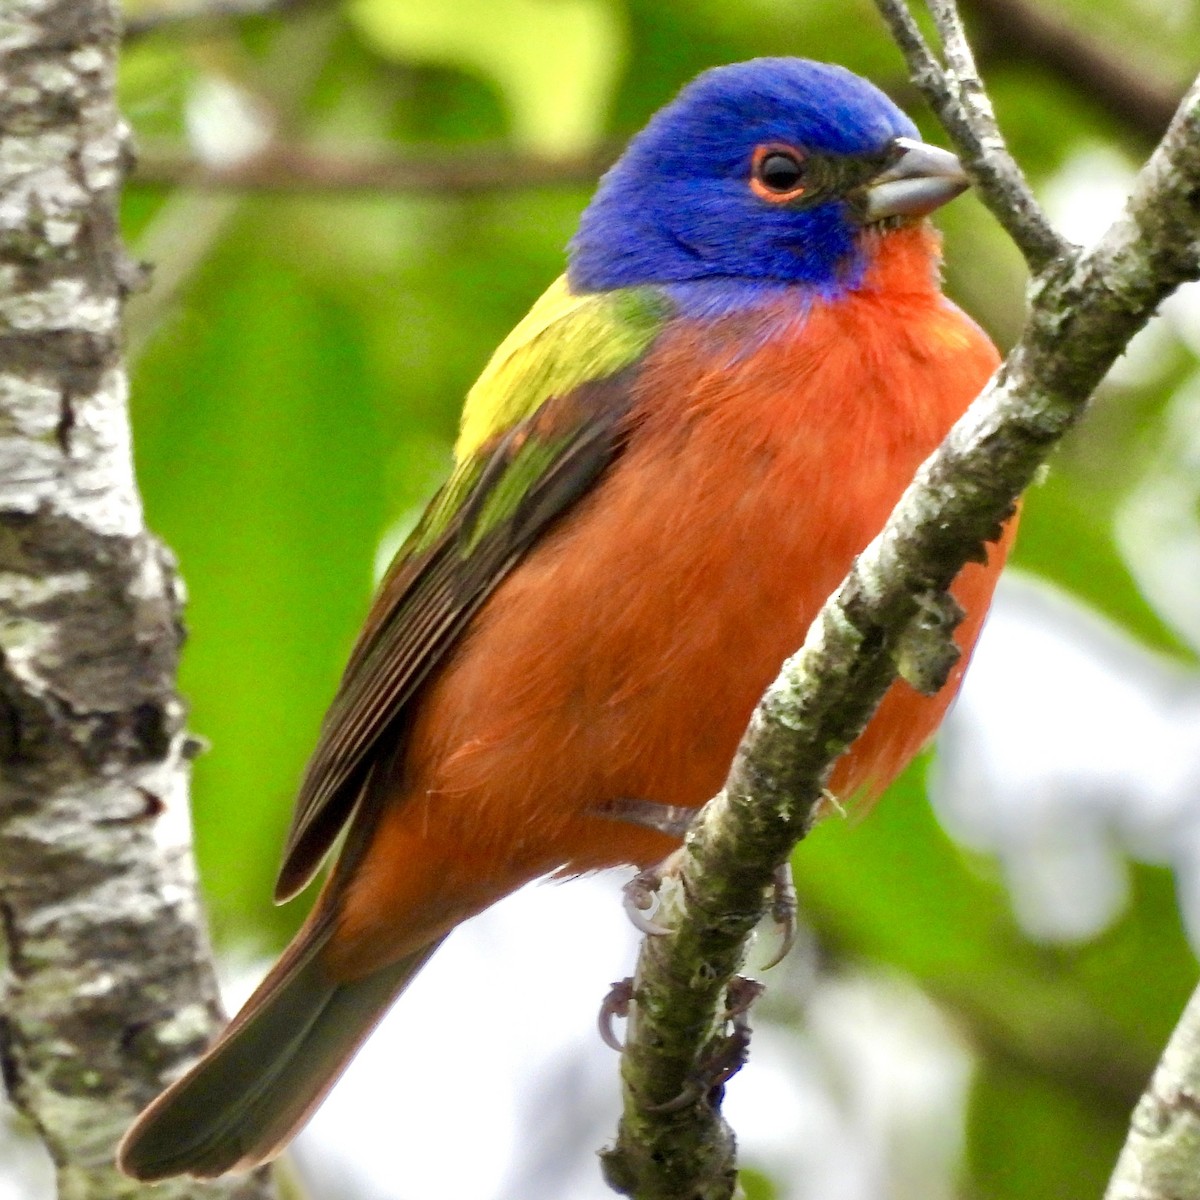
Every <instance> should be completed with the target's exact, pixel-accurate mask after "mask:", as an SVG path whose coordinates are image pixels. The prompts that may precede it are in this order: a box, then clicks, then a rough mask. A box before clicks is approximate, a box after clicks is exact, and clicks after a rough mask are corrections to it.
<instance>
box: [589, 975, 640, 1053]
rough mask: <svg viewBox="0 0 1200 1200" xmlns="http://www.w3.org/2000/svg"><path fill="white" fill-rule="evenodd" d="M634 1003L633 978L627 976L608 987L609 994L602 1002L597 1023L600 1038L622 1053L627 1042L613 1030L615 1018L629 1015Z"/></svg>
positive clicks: (608, 1045) (610, 1047) (611, 1048)
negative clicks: (630, 1007)
mask: <svg viewBox="0 0 1200 1200" xmlns="http://www.w3.org/2000/svg"><path fill="white" fill-rule="evenodd" d="M632 1003H633V980H632V979H630V978H629V977H628V976H626V977H625V978H624V979H618V980H617V981H616V983H614V984H613V985H612V987H610V988H609V989H608V995H607V996H605V997H604V1000H603V1001H602V1002H601V1004H600V1012H599V1014H598V1015H597V1017H596V1024H597V1025H598V1027H599V1029H600V1040H601V1041H602V1042H603V1043H604V1044H605V1045H606V1046H607V1047H608V1048H609V1049H610V1050H615V1051H616V1052H617V1053H618V1054H620V1053H621V1052H622V1051H623V1050H624V1049H625V1043H624V1042H623V1041H621V1039H620V1038H619V1037H617V1035H616V1034H615V1033H614V1032H613V1024H612V1023H613V1018H614V1017H619V1018H621V1019H624V1018H625V1017H627V1016H629V1006H630V1005H631V1004H632Z"/></svg>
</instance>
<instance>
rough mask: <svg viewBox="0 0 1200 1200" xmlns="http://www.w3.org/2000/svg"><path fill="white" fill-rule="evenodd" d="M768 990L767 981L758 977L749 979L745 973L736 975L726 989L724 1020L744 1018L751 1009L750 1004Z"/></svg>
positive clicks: (722, 1016) (722, 1015) (722, 1017)
mask: <svg viewBox="0 0 1200 1200" xmlns="http://www.w3.org/2000/svg"><path fill="white" fill-rule="evenodd" d="M766 990H767V985H766V984H765V983H759V981H758V980H757V979H747V978H746V976H745V975H735V976H734V977H733V979H732V980H731V982H730V984H729V987H728V988H727V989H726V991H725V1011H724V1012H723V1013H722V1014H721V1019H722V1020H724V1021H735V1022H736V1021H738V1020H741V1019H744V1018H745V1016H746V1014H747V1013H748V1012H749V1011H750V1005H752V1004H753V1003H754V1002H755V1000H757V999H758V998H759V996H761V995H762V994H763V992H765V991H766Z"/></svg>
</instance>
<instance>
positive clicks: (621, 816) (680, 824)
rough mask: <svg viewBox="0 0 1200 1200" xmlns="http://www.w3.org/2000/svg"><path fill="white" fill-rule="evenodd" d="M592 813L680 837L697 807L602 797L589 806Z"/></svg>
mask: <svg viewBox="0 0 1200 1200" xmlns="http://www.w3.org/2000/svg"><path fill="white" fill-rule="evenodd" d="M591 811H592V813H593V815H594V816H597V817H604V818H605V819H607V820H609V821H624V822H625V823H626V824H628V825H640V826H641V827H642V828H643V829H653V830H655V831H657V832H658V833H665V834H666V835H667V837H673V838H682V837H683V835H684V834H685V833H687V831H688V827H689V826H690V825H691V823H692V822H693V821H694V820H695V818H696V813H697V811H698V810H697V809H694V808H686V807H685V806H684V805H682V804H659V803H658V802H657V801H655V800H639V799H636V798H634V797H630V796H621V797H619V798H618V799H616V800H606V801H605V802H604V803H603V804H599V805H597V806H596V807H595V808H593V809H592V810H591Z"/></svg>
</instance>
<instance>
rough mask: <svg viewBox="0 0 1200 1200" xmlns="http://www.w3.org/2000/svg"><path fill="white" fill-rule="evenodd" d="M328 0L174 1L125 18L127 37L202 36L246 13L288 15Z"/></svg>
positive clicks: (252, 14) (129, 39)
mask: <svg viewBox="0 0 1200 1200" xmlns="http://www.w3.org/2000/svg"><path fill="white" fill-rule="evenodd" d="M328 2H329V0H199V2H198V3H191V4H175V5H171V6H169V7H165V8H160V9H159V10H158V11H157V12H148V13H143V14H139V15H138V16H133V17H129V18H128V19H127V20H126V22H125V29H124V34H125V41H126V43H132V42H136V41H140V40H141V39H142V38H144V37H148V36H149V35H151V34H154V33H172V34H180V33H183V34H186V35H187V36H189V37H203V36H205V35H206V34H210V33H212V32H213V31H214V30H219V29H221V28H222V27H223V26H225V25H227V24H228V23H229V22H230V21H235V20H241V19H243V18H245V17H270V16H286V15H288V14H290V13H294V12H296V11H298V10H299V9H302V8H312V7H314V6H316V5H318V4H324V3H328Z"/></svg>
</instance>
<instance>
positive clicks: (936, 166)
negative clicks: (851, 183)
mask: <svg viewBox="0 0 1200 1200" xmlns="http://www.w3.org/2000/svg"><path fill="white" fill-rule="evenodd" d="M893 144H894V145H896V146H897V147H899V148H900V150H901V154H900V157H899V158H897V159H895V160H894V161H893V162H891V163H890V164H889V165H888V166H886V167H885V168H884V169H883V170H882V171H880V172H879V174H878V175H876V176H875V177H874V178H873V179H871V180H870V181H869V182H868V183H867V184H866V185H864V187H863V197H864V204H863V219H864V220H866V221H867V222H868V223H870V222H873V221H882V220H884V219H885V218H886V217H923V216H925V214H926V213H931V212H933V210H934V209H935V208H940V207H941V206H942V205H943V204H945V203H946V201H947V200H953V199H954V197H955V196H958V195H961V194H962V193H963V192H965V191H966V190H967V188H968V187H970V184H971V181H970V180H969V179H968V178H967V174H966V172H965V171H964V170H963V169H962V163H960V162H959V161H958V159H957V158H956V157H955V156H954V155H953V154H951V153H950V151H949V150H942V149H940V148H939V147H937V146H929V145H926V143H925V142H918V141H914V140H913V139H912V138H896V140H895V142H894V143H893Z"/></svg>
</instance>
